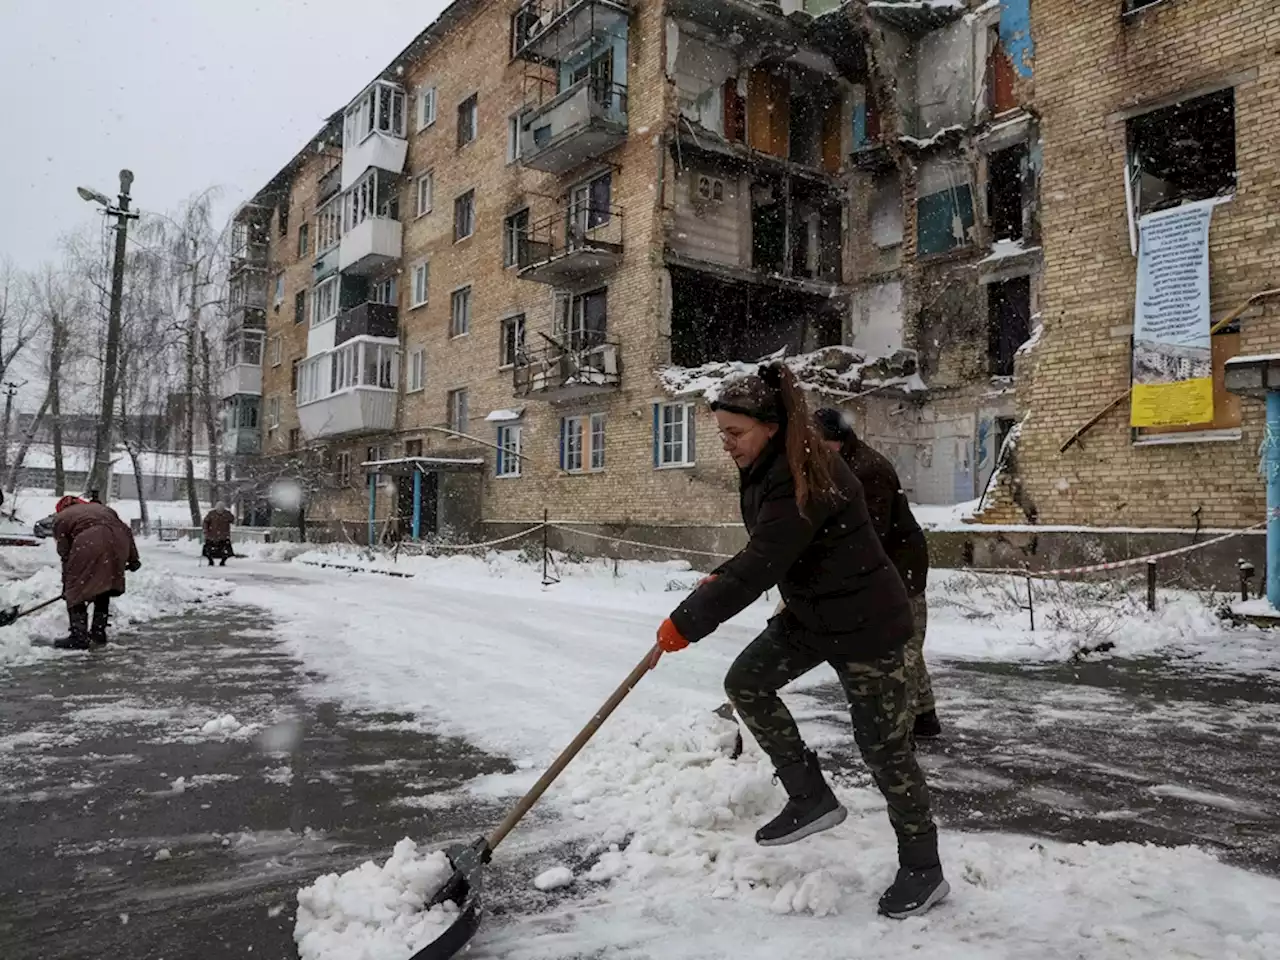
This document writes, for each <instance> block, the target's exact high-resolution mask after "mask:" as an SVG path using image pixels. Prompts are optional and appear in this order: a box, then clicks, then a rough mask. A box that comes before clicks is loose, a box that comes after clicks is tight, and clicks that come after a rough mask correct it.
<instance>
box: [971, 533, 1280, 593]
mask: <svg viewBox="0 0 1280 960" xmlns="http://www.w3.org/2000/svg"><path fill="white" fill-rule="evenodd" d="M1264 526H1266V523H1265V522H1263V523H1255V524H1254V525H1253V526H1251V527H1245V528H1244V529H1243V530H1232V531H1231V532H1230V533H1226V534H1223V535H1222V536H1220V537H1214V538H1213V539H1212V540H1205V541H1204V542H1203V543H1193V544H1191V545H1190V546H1186V547H1178V548H1176V549H1174V550H1165V551H1163V552H1161V553H1152V554H1148V555H1147V556H1145V557H1130V558H1129V559H1128V560H1115V561H1112V562H1110V563H1094V564H1090V565H1089V566H1086V567H1065V568H1063V569H1060V570H1027V569H1025V568H1019V567H966V568H963V569H965V570H967V571H968V572H970V573H1003V574H1017V575H1018V576H1020V577H1025V576H1030V577H1034V578H1036V579H1038V580H1047V579H1052V578H1054V577H1069V576H1076V575H1078V574H1082V573H1100V572H1102V571H1104V570H1120V569H1122V568H1124V567H1136V566H1139V565H1141V564H1145V563H1150V562H1152V561H1154V560H1164V559H1166V558H1167V557H1177V556H1181V555H1182V554H1184V553H1194V552H1195V551H1196V550H1203V549H1204V548H1205V547H1210V546H1213V545H1214V544H1215V543H1222V542H1223V541H1226V540H1231V539H1233V538H1234V537H1239V536H1243V535H1244V534H1246V533H1249V532H1250V531H1252V530H1257V529H1259V528H1260V527H1264Z"/></svg>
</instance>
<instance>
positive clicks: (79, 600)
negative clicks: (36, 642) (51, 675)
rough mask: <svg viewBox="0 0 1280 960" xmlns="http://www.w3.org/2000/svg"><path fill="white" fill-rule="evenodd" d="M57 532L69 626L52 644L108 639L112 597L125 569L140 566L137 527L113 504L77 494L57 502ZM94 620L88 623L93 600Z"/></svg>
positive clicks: (76, 645)
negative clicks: (61, 637)
mask: <svg viewBox="0 0 1280 960" xmlns="http://www.w3.org/2000/svg"><path fill="white" fill-rule="evenodd" d="M53 537H54V540H55V542H56V543H57V545H58V556H59V557H60V558H61V559H62V599H63V600H64V601H66V604H67V617H68V619H69V620H70V624H71V625H70V631H69V633H68V635H67V637H66V639H64V640H59V641H57V642H56V643H55V644H54V646H55V647H58V648H59V649H61V650H87V649H89V647H90V646H91V645H101V644H104V643H106V642H107V621H108V617H109V615H110V613H111V598H112V597H118V596H120V595H121V594H123V593H124V589H125V577H124V575H125V571H126V570H127V571H130V572H132V571H135V570H138V569H140V568H141V567H142V562H141V561H140V560H139V559H138V547H137V544H135V543H134V541H133V532H132V531H131V530H130V529H129V527H128V525H127V524H126V523H125V522H124V521H123V520H121V519H120V517H119V516H117V515H116V512H115V511H114V510H112V509H111V508H110V507H108V506H105V505H104V504H101V503H87V502H85V501H84V500H81V499H80V498H78V497H63V498H62V499H61V500H59V501H58V506H57V513H56V515H55V519H54V521H53ZM90 603H92V604H93V625H92V626H90V625H89V604H90Z"/></svg>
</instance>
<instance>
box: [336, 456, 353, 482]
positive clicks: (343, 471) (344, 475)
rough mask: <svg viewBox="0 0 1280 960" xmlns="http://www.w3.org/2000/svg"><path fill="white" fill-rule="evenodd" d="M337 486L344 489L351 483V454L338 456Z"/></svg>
mask: <svg viewBox="0 0 1280 960" xmlns="http://www.w3.org/2000/svg"><path fill="white" fill-rule="evenodd" d="M337 473H338V486H340V487H345V486H347V485H348V484H350V483H351V454H349V453H340V454H338V470H337Z"/></svg>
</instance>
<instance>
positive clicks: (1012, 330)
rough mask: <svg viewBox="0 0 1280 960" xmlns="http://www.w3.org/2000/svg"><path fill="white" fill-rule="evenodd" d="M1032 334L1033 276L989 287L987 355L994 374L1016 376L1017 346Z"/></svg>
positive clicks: (997, 375) (994, 375)
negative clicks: (1014, 368)
mask: <svg viewBox="0 0 1280 960" xmlns="http://www.w3.org/2000/svg"><path fill="white" fill-rule="evenodd" d="M1030 337H1031V278H1030V277H1016V278H1014V279H1012V280H1006V281H1004V282H1003V283H992V284H989V285H988V286H987V358H988V360H989V361H990V369H991V376H993V377H1011V376H1013V360H1014V357H1015V356H1016V355H1017V352H1018V348H1019V347H1020V346H1022V345H1023V344H1024V343H1026V342H1027V340H1028V339H1029V338H1030Z"/></svg>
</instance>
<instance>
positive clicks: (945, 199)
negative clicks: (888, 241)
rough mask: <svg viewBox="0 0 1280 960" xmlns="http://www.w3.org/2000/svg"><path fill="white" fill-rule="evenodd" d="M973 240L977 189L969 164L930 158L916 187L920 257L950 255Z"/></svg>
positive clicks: (951, 159)
mask: <svg viewBox="0 0 1280 960" xmlns="http://www.w3.org/2000/svg"><path fill="white" fill-rule="evenodd" d="M972 237H973V190H972V189H971V188H970V186H969V172H968V164H967V163H965V162H964V161H963V160H960V159H959V158H948V157H936V158H929V159H927V160H925V161H924V162H923V163H921V164H920V168H919V178H918V180H917V184H916V250H917V253H918V254H919V255H920V256H930V255H931V254H938V253H946V252H947V251H949V250H954V249H955V248H957V247H962V246H965V245H967V244H968V243H969V242H970V241H971V240H972Z"/></svg>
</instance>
